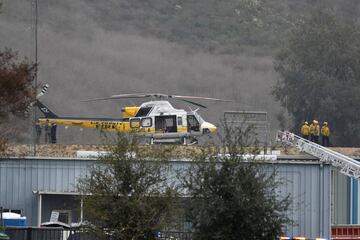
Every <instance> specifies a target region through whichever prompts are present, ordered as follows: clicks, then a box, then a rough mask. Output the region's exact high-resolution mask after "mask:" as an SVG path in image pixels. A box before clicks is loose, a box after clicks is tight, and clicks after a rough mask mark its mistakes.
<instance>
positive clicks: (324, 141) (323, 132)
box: [321, 122, 330, 147]
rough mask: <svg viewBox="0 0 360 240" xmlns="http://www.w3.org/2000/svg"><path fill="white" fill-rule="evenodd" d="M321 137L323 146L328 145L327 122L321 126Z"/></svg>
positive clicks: (328, 131) (328, 130) (328, 132)
mask: <svg viewBox="0 0 360 240" xmlns="http://www.w3.org/2000/svg"><path fill="white" fill-rule="evenodd" d="M321 137H322V145H323V146H324V147H328V146H329V145H330V141H329V138H330V128H329V126H328V123H327V122H324V123H323V126H322V127H321Z"/></svg>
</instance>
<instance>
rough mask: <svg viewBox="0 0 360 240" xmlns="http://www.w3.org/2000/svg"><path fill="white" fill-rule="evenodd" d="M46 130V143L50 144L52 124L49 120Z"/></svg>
mask: <svg viewBox="0 0 360 240" xmlns="http://www.w3.org/2000/svg"><path fill="white" fill-rule="evenodd" d="M44 130H45V143H50V141H51V123H50V121H49V119H47V120H46V124H45V127H44Z"/></svg>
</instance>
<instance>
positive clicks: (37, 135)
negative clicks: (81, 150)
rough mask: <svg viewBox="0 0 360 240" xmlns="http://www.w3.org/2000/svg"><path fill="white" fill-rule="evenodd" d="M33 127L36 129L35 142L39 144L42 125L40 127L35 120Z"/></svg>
mask: <svg viewBox="0 0 360 240" xmlns="http://www.w3.org/2000/svg"><path fill="white" fill-rule="evenodd" d="M35 129H36V143H37V144H39V143H40V137H41V132H42V127H41V125H40V122H39V121H36V124H35Z"/></svg>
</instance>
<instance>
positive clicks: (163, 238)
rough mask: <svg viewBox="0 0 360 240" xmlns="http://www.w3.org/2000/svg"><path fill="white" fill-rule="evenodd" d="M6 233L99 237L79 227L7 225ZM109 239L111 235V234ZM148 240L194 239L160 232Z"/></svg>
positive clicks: (20, 237) (28, 238)
mask: <svg viewBox="0 0 360 240" xmlns="http://www.w3.org/2000/svg"><path fill="white" fill-rule="evenodd" d="M5 233H6V234H7V235H8V236H9V237H10V239H11V240H98V238H97V237H96V236H95V235H94V234H92V233H90V232H86V231H84V230H82V229H79V228H71V229H63V228H56V227H55V228H54V227H46V228H36V227H34V228H32V227H27V228H15V227H7V228H6V231H5ZM109 240H111V237H110V236H109ZM148 240H192V234H191V233H189V232H160V233H157V234H155V236H152V237H149V238H148Z"/></svg>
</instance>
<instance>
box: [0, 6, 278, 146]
mask: <svg viewBox="0 0 360 240" xmlns="http://www.w3.org/2000/svg"><path fill="white" fill-rule="evenodd" d="M3 3H4V4H3V8H2V13H1V14H0V47H1V48H4V47H10V48H13V49H16V50H18V51H19V54H20V55H21V56H27V57H28V58H30V59H33V57H34V48H33V46H34V41H33V32H32V30H33V29H32V24H31V23H32V11H31V1H30V0H7V1H3ZM38 3H39V25H38V26H39V27H38V36H39V38H38V39H39V40H38V43H39V64H40V66H39V75H38V79H39V80H38V81H39V82H41V83H48V84H49V85H50V88H49V90H48V93H47V94H46V95H45V96H44V97H43V98H42V100H43V102H44V103H46V104H47V105H48V106H49V107H50V108H51V109H52V110H54V111H55V112H56V113H57V114H59V115H64V116H74V115H77V116H83V117H92V116H94V117H107V116H108V117H120V109H121V107H122V106H124V105H128V104H130V105H131V104H139V103H141V102H142V101H139V100H137V101H129V100H122V101H108V102H96V103H83V102H80V100H83V99H88V98H96V97H106V96H110V95H113V94H121V93H138V92H161V93H166V94H178V95H196V96H206V97H216V98H223V99H234V100H236V101H238V102H239V103H213V102H201V103H202V104H205V105H207V106H208V107H209V108H208V109H207V110H204V109H202V110H200V114H201V115H202V116H203V117H204V119H206V120H208V121H210V122H213V123H219V120H220V119H221V118H222V116H223V111H225V110H257V111H267V112H268V113H269V116H270V120H271V125H272V128H274V129H276V128H277V122H276V120H275V115H276V114H277V113H278V112H279V111H280V107H279V105H278V103H275V102H274V100H273V97H272V96H271V95H270V92H271V88H272V86H273V84H274V83H275V81H276V78H277V76H276V73H275V72H274V70H273V65H272V63H273V59H272V57H271V56H266V55H265V56H257V55H255V54H251V53H250V52H249V53H244V54H241V55H238V56H230V55H214V54H210V53H205V52H203V51H201V50H197V51H189V49H188V48H187V47H186V46H181V45H179V44H176V43H170V42H167V41H166V40H163V39H156V38H153V37H144V36H141V33H139V32H138V30H137V29H136V28H133V29H131V28H132V26H129V29H131V31H126V32H120V31H119V30H116V31H115V30H113V31H111V30H108V29H109V28H107V30H105V29H104V28H102V27H101V25H100V24H99V22H97V21H101V19H97V20H94V19H93V18H92V17H91V15H92V13H93V12H94V11H96V9H93V8H91V7H89V6H88V4H87V3H86V1H85V0H77V1H70V0H63V1H55V0H38ZM104 4H106V2H104ZM109 4H110V3H109ZM114 11H118V9H114ZM114 24H116V23H114ZM110 29H111V28H110ZM114 29H116V28H115V27H114ZM173 105H175V106H176V107H179V108H180V107H181V108H187V109H188V107H187V106H186V105H184V104H181V103H178V102H173ZM193 108H194V107H193ZM73 129H76V130H74V131H73V132H70V131H65V130H63V129H62V128H60V129H59V132H60V134H62V136H61V137H60V139H61V141H67V142H72V141H77V140H78V139H79V138H82V139H81V140H82V141H89V140H88V139H89V138H88V136H92V135H94V133H90V132H91V131H89V132H86V131H88V130H84V131H82V132H81V133H80V132H79V130H78V128H73ZM74 135H75V136H74ZM95 135H97V134H95ZM93 141H94V139H92V140H90V142H93Z"/></svg>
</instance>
